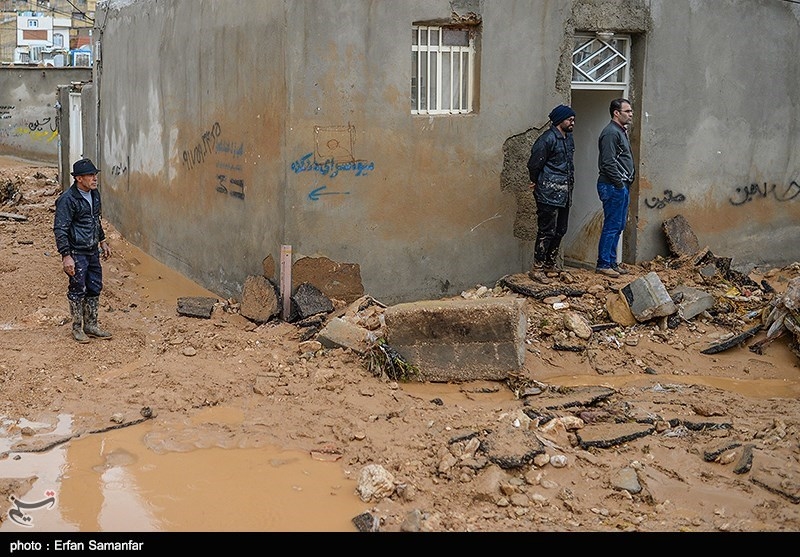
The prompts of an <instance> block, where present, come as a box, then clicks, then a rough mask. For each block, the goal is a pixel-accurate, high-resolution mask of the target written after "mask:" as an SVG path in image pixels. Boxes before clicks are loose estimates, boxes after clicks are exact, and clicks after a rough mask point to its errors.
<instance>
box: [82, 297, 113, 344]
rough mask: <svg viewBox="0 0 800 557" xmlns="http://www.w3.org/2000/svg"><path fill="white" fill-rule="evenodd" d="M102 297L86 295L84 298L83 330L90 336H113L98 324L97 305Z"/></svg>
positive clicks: (104, 337)
mask: <svg viewBox="0 0 800 557" xmlns="http://www.w3.org/2000/svg"><path fill="white" fill-rule="evenodd" d="M99 301H100V298H99V297H98V296H92V297H86V298H84V299H83V330H84V332H85V333H86V334H87V335H89V336H90V337H94V338H103V339H106V338H111V333H109V332H108V331H104V330H103V329H101V328H100V327H98V326H97V307H98V305H99Z"/></svg>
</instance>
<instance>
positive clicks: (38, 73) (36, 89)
mask: <svg viewBox="0 0 800 557" xmlns="http://www.w3.org/2000/svg"><path fill="white" fill-rule="evenodd" d="M91 79H92V70H91V69H90V68H51V67H47V68H42V67H19V66H15V67H4V68H0V153H2V154H4V155H13V156H16V157H21V158H25V159H31V160H35V161H41V162H58V135H59V130H58V126H57V124H56V120H57V118H56V108H55V104H56V101H57V100H58V99H57V94H56V93H57V88H58V86H59V85H69V84H70V83H71V82H78V81H90V80H91Z"/></svg>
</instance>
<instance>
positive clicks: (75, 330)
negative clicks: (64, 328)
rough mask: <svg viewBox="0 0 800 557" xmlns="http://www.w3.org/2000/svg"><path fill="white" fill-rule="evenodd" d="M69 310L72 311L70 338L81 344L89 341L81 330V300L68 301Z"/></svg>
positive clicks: (82, 309) (82, 308)
mask: <svg viewBox="0 0 800 557" xmlns="http://www.w3.org/2000/svg"><path fill="white" fill-rule="evenodd" d="M69 310H70V311H71V312H72V338H74V339H75V340H76V341H77V342H80V343H81V344H86V343H87V342H89V337H87V336H86V334H85V333H84V332H83V311H84V307H83V300H78V301H77V302H76V301H75V300H70V301H69Z"/></svg>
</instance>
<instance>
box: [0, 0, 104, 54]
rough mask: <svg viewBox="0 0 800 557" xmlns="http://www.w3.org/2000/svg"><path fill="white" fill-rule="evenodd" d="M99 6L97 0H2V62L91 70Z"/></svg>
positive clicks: (0, 7)
mask: <svg viewBox="0 0 800 557" xmlns="http://www.w3.org/2000/svg"><path fill="white" fill-rule="evenodd" d="M96 4H97V0H0V63H2V64H5V65H9V64H17V65H20V64H24V65H37V66H39V65H41V66H56V67H62V66H72V65H80V66H87V67H91V65H92V56H91V43H92V28H93V26H94V12H95V8H96ZM87 50H88V56H86V55H85V51H87Z"/></svg>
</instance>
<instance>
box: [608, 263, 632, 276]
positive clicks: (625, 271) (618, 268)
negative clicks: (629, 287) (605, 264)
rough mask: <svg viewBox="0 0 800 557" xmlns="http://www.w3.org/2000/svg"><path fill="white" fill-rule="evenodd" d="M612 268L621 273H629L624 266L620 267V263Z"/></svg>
mask: <svg viewBox="0 0 800 557" xmlns="http://www.w3.org/2000/svg"><path fill="white" fill-rule="evenodd" d="M611 268H612V269H614V270H615V271H616V272H618V273H619V274H620V275H627V274H629V273H628V271H627V270H625V269H623V268H622V267H620V266H619V265H614V266H613V267H611Z"/></svg>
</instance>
